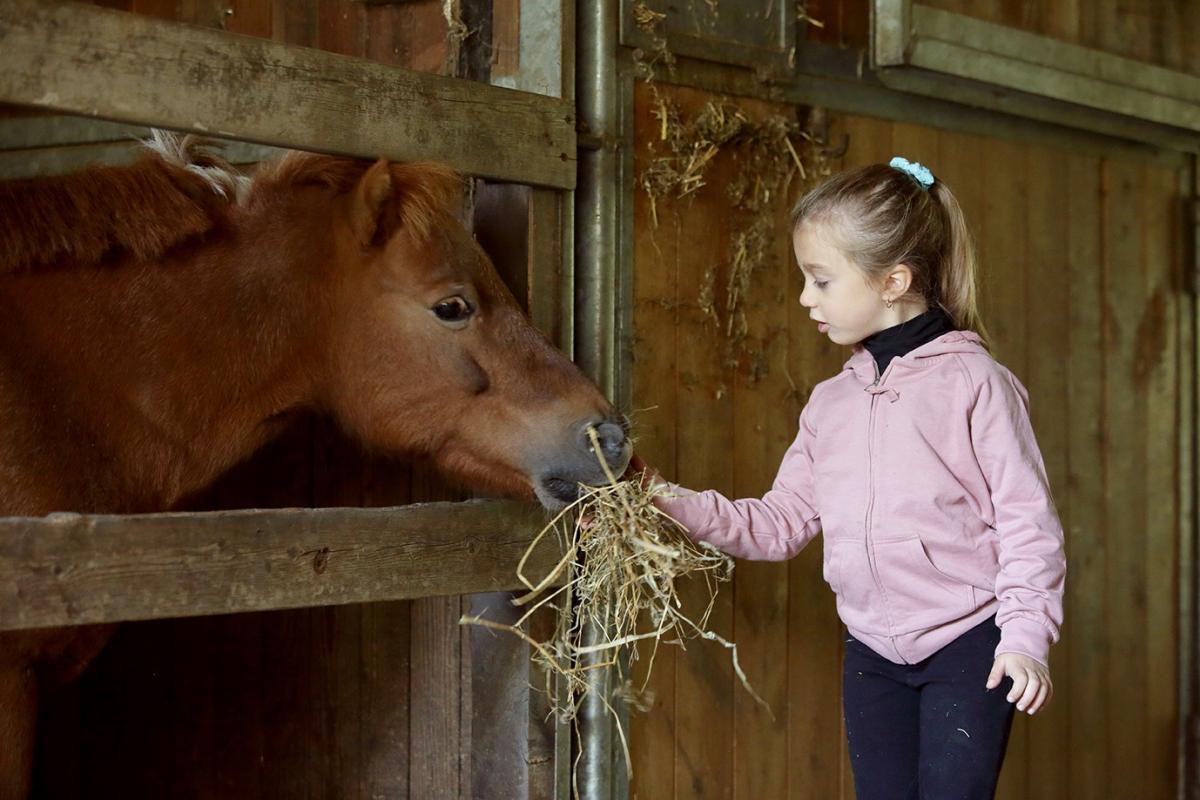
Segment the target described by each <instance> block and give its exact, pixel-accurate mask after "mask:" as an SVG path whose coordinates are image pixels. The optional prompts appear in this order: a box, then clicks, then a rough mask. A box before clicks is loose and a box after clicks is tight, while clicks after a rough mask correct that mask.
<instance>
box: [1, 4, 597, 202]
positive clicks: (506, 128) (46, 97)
mask: <svg viewBox="0 0 1200 800" xmlns="http://www.w3.org/2000/svg"><path fill="white" fill-rule="evenodd" d="M286 6H287V8H286V15H285V16H284V17H283V18H282V20H281V18H280V14H281V13H283V12H281V9H280V8H276V9H275V14H274V15H273V17H272V24H273V31H274V33H275V35H276V36H285V37H291V36H295V37H298V38H299V39H300V41H301V42H304V41H308V40H307V37H308V36H309V33H308V29H309V28H311V37H312V38H311V41H310V42H308V43H316V41H317V39H316V35H317V27H318V26H317V22H318V16H317V13H316V8H315V6H314V7H313V8H312V9H311V10H309V11H306V10H305V9H307V8H308V6H307V5H304V4H301V5H297V6H294V5H293V4H290V3H289V4H286ZM302 12H303V13H302ZM300 28H303V30H300ZM294 29H295V30H294ZM287 41H288V43H283V42H276V41H269V40H266V39H260V38H252V37H240V36H235V35H232V34H229V33H226V32H223V31H218V30H208V29H202V28H198V27H192V26H181V25H178V24H175V23H172V22H165V21H160V20H155V19H151V18H148V17H144V16H139V15H131V14H127V13H124V12H119V11H111V10H108V9H101V8H96V7H93V6H88V5H83V4H69V3H41V2H36V1H35V0H14V2H10V3H6V4H5V5H4V6H3V7H2V8H0V52H3V53H4V64H5V69H3V70H0V100H2V101H3V102H11V103H19V104H23V105H31V106H37V107H40V108H48V109H57V110H60V111H67V112H71V113H77V114H84V115H91V116H99V117H104V118H108V119H113V120H117V121H122V122H135V123H141V124H152V125H156V126H160V127H164V128H172V129H176V130H183V131H193V132H201V133H207V134H212V135H216V136H224V137H227V138H233V139H245V140H249V141H255V142H261V143H266V144H274V145H279V146H284V147H295V148H299V149H307V150H320V151H325V152H333V153H342V154H346V155H356V156H364V157H371V156H379V155H384V156H387V157H390V158H394V159H397V160H431V161H440V162H443V163H445V164H449V165H450V166H452V167H454V168H455V169H458V170H460V171H462V172H465V173H467V174H471V175H478V176H482V177H490V178H497V179H501V180H512V181H520V182H524V183H530V184H534V185H542V186H554V187H557V188H563V189H570V188H573V187H574V182H575V146H574V145H575V131H574V112H573V111H572V109H571V107H570V106H569V105H568V104H566V103H564V102H562V101H561V100H557V99H554V98H549V97H544V96H540V95H533V94H528V93H524V92H517V91H511V90H507V89H502V88H498V87H493V86H487V85H482V84H477V83H473V82H467V81H461V80H456V79H453V78H447V77H442V76H439V75H430V74H426V73H424V72H418V71H414V70H411V69H405V68H401V67H394V66H384V65H381V64H377V63H371V62H366V61H362V60H358V59H349V58H345V57H342V56H338V55H335V54H333V53H326V52H321V51H318V50H314V49H309V48H302V47H297V46H295V44H296V40H295V39H291V38H289V39H288V40H287ZM147 76H153V80H147ZM199 110H202V111H199ZM351 120H352V121H353V124H348V121H351Z"/></svg>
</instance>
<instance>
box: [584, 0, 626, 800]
mask: <svg viewBox="0 0 1200 800" xmlns="http://www.w3.org/2000/svg"><path fill="white" fill-rule="evenodd" d="M575 10H576V32H577V33H576V41H575V46H576V73H575V91H576V95H575V101H576V108H577V112H578V116H579V120H578V125H579V131H580V138H581V139H584V140H586V141H587V142H588V144H587V146H586V147H582V148H580V149H579V151H578V152H579V173H578V180H577V183H576V188H575V209H574V211H575V333H576V338H575V351H574V352H575V360H576V362H578V364H579V366H580V367H581V368H582V369H583V370H584V372H586V373H587V374H588V375H590V376H591V377H592V378H593V379H594V380H595V381H596V382H597V383H598V384H599V385H600V387H601V389H602V390H603V391H604V392H605V394H607V395H608V396H609V397H610V398H613V399H617V398H615V397H614V395H615V393H616V389H617V364H616V361H617V359H616V324H615V322H616V305H617V303H616V299H617V294H616V274H617V242H618V230H617V229H618V219H619V217H618V214H619V209H618V205H619V204H618V198H617V193H618V187H619V183H618V180H619V177H620V174H619V158H618V153H617V150H618V143H619V137H620V134H621V129H620V116H621V115H620V109H619V99H620V96H619V93H618V85H617V64H616V54H617V28H618V24H619V7H618V0H593V2H587V1H586V0H580V1H579V2H577V3H576V5H575ZM604 638H606V637H605V636H604V631H603V630H600V629H597V628H594V627H590V628H588V629H587V630H586V631H585V633H584V640H585V643H586V644H595V643H597V642H599V641H601V640H602V639H604ZM607 657H608V654H604V653H597V654H592V655H589V656H588V657H587V659H586V662H585V664H586V665H587V666H592V665H594V664H596V663H599V662H600V661H603V660H604V659H606V658H607ZM611 672H612V671H611V670H609V669H595V670H590V671H589V673H588V674H589V676H590V678H589V679H590V680H591V681H592V685H591V687H590V689H591V691H590V692H589V693H588V697H587V698H586V699H585V701H584V705H583V707H582V708H581V709H580V718H579V736H580V741H579V766H578V769H577V774H576V781H577V785H578V790H579V795H580V797H581V798H582V800H613V789H614V781H613V777H614V776H613V768H612V765H613V760H614V755H618V754H616V753H614V746H615V747H617V749H619V744H617V743H616V742H614V727H613V720H612V719H611V717H610V716H609V713H608V708H607V703H608V701H609V698H610V697H611V693H612V685H611V681H612V675H611Z"/></svg>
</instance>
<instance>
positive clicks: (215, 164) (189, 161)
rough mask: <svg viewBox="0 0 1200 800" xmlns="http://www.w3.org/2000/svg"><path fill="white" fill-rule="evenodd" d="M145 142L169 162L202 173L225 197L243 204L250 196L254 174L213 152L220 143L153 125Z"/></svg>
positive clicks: (143, 142)
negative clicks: (248, 174)
mask: <svg viewBox="0 0 1200 800" xmlns="http://www.w3.org/2000/svg"><path fill="white" fill-rule="evenodd" d="M142 145H143V146H144V147H145V148H146V149H147V150H150V151H152V152H154V153H157V154H158V156H159V157H160V158H162V159H163V160H164V161H166V162H167V163H168V164H174V165H175V166H178V167H181V168H183V169H186V170H187V171H188V172H192V173H195V174H196V175H199V176H200V177H201V178H203V179H204V180H205V182H206V183H208V185H209V186H211V187H212V190H213V191H214V192H216V193H217V194H219V195H220V196H221V197H224V198H226V199H228V200H232V201H233V202H235V203H239V204H240V203H241V202H242V201H243V200H244V199H245V198H246V194H247V192H248V191H249V189H250V178H248V177H246V176H245V175H241V174H239V173H238V172H237V171H236V170H235V169H234V168H233V167H232V166H231V165H230V164H229V162H227V161H226V160H225V159H223V158H221V157H220V156H218V155H216V154H215V153H213V152H211V148H214V147H219V144H218V143H216V142H212V141H209V140H207V139H203V138H201V137H199V136H195V135H192V134H188V135H187V136H182V137H181V136H179V135H178V134H175V133H170V132H169V131H164V130H159V129H157V128H152V129H151V131H150V138H149V139H143V140H142Z"/></svg>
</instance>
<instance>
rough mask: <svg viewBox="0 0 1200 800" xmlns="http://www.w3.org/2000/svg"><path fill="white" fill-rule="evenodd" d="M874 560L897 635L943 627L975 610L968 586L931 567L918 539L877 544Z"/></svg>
mask: <svg viewBox="0 0 1200 800" xmlns="http://www.w3.org/2000/svg"><path fill="white" fill-rule="evenodd" d="M875 561H876V564H877V565H878V567H879V579H880V581H881V582H882V583H883V588H884V591H886V592H887V603H888V606H889V610H890V611H891V615H890V616H891V619H892V624H893V629H894V632H895V633H896V634H903V633H912V632H913V631H919V630H925V629H926V628H932V627H935V626H937V625H944V624H945V623H947V622H951V621H953V620H956V619H959V618H961V617H963V616H965V615H967V614H969V613H971V612H972V611H974V610H975V595H974V590H973V589H972V588H971V586H970V585H969V584H967V583H964V582H963V581H960V580H957V579H956V578H952V577H950V576H949V575H947V574H946V573H944V572H942V571H941V570H939V569H938V568H937V567H936V566H934V564H933V562H932V561H930V560H929V555H928V554H927V553H926V552H925V546H924V545H923V544H922V543H921V539H920V537H916V536H914V537H912V538H910V539H902V540H900V541H891V542H876V543H875Z"/></svg>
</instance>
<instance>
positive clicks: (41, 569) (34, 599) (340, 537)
mask: <svg viewBox="0 0 1200 800" xmlns="http://www.w3.org/2000/svg"><path fill="white" fill-rule="evenodd" d="M545 523H546V517H545V514H544V513H543V512H542V511H541V510H540V509H539V508H537V507H535V506H529V505H524V504H520V503H515V502H509V501H486V500H471V501H466V502H461V503H421V504H414V505H408V506H400V507H398V508H371V509H360V508H330V509H282V510H271V511H213V512H205V513H187V514H135V515H81V514H52V515H50V516H48V517H36V518H35V517H11V518H0V630H11V629H18V628H38V627H48V626H57V625H79V624H85V623H94V622H117V621H123V620H138V619H156V618H162V617H181V616H201V615H206V614H225V613H231V612H240V611H266V610H270V609H281V608H299V607H305V606H323V605H338V604H342V603H362V602H371V601H377V600H397V599H406V598H414V597H426V596H431V595H448V594H464V593H469V592H483V591H499V590H504V589H515V588H519V581H518V580H517V577H516V568H517V563H518V562H519V561H520V559H521V556H522V555H523V554H524V552H525V550H526V548H527V547H528V546H529V544H530V542H531V541H532V540H533V538H534V537H535V536H536V535H537V533H538V531H540V530H541V529H542V527H543V525H544V524H545ZM554 538H555V537H552V536H547V537H545V540H543V542H544V546H543V545H539V547H538V549H537V550H536V551H535V553H534V554H533V556H532V557H531V559H530V561H529V562H528V567H527V569H528V571H529V574H531V575H534V576H541V575H543V574H545V573H546V572H548V571H549V570H550V569H551V568H552V567H553V565H554V564H555V563H556V562H557V561H558V559H559V558H560V557H561V552H560V550H559V547H558V545H557V543H556V542H554V541H552V540H553V539H554Z"/></svg>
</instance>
